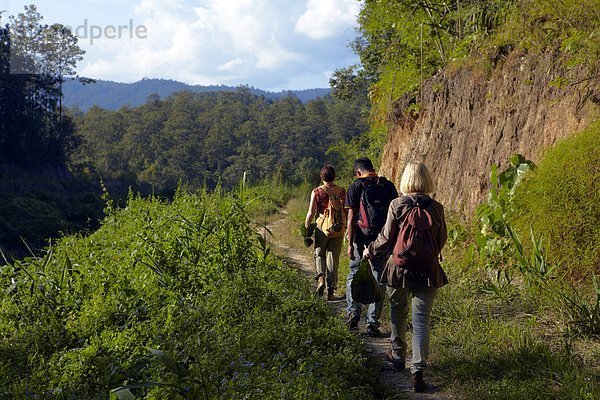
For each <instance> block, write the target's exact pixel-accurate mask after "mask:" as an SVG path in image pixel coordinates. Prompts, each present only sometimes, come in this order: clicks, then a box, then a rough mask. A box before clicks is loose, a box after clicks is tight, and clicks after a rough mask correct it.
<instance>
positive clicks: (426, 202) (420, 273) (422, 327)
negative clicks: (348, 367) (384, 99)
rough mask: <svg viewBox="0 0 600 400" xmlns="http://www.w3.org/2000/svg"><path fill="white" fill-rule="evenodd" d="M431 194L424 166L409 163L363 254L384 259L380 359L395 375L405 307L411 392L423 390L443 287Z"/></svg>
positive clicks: (440, 231) (438, 225)
mask: <svg viewBox="0 0 600 400" xmlns="http://www.w3.org/2000/svg"><path fill="white" fill-rule="evenodd" d="M434 190H435V186H434V183H433V180H432V179H431V175H430V173H429V170H428V169H427V167H426V166H425V165H424V164H422V163H420V162H411V163H409V164H408V165H407V166H406V168H405V170H404V173H403V175H402V180H401V182H400V191H401V192H402V196H401V197H400V198H398V199H396V200H394V201H392V203H391V204H390V208H389V212H388V215H387V220H386V223H385V226H384V228H383V230H382V231H381V233H380V234H379V236H378V237H377V240H375V241H374V242H373V243H371V244H370V245H369V247H368V248H367V249H366V250H365V252H364V254H363V256H364V257H366V258H374V257H387V264H386V266H385V269H384V271H383V273H382V278H381V281H382V283H385V284H386V286H387V288H386V291H387V295H388V297H389V298H390V303H391V304H390V314H391V315H390V322H391V336H390V341H391V348H390V349H389V350H388V351H387V353H386V359H387V361H389V362H391V363H392V365H393V366H394V367H395V368H396V369H400V370H403V369H404V366H405V365H404V364H405V358H406V353H407V343H406V326H407V317H408V308H409V304H411V307H412V326H413V329H412V331H413V332H412V364H411V367H410V371H411V373H412V381H413V389H414V391H415V392H423V391H425V388H426V386H425V382H424V380H423V370H424V369H425V368H426V367H427V359H428V356H429V335H430V334H429V330H430V328H429V324H430V318H431V310H432V307H433V301H434V299H435V296H436V294H437V291H438V288H440V287H441V286H444V285H445V284H447V283H448V278H447V277H446V274H445V273H444V271H443V270H442V267H441V266H440V263H439V259H440V252H441V250H442V248H443V247H444V244H445V243H446V239H447V231H446V222H445V219H444V207H443V206H442V205H441V204H440V203H438V202H437V201H435V200H433V199H432V198H431V197H429V194H431V193H433V192H434ZM411 297H412V301H411Z"/></svg>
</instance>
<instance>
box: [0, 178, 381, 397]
mask: <svg viewBox="0 0 600 400" xmlns="http://www.w3.org/2000/svg"><path fill="white" fill-rule="evenodd" d="M249 200H250V199H249V198H247V197H246V196H245V195H244V192H237V191H235V192H233V193H229V194H226V193H224V192H216V193H213V194H208V193H206V192H204V191H202V192H199V193H196V194H194V193H188V192H186V191H184V190H181V191H179V192H178V193H177V195H176V196H175V198H174V200H173V201H172V202H166V201H163V200H160V199H158V198H149V199H142V198H139V197H136V196H133V195H131V196H130V198H129V201H128V203H127V207H126V208H124V209H119V210H117V209H113V208H111V203H110V201H109V202H108V203H107V214H108V216H107V218H106V219H105V220H104V221H103V224H102V227H101V228H100V229H99V230H98V231H96V232H95V233H93V234H91V235H89V236H87V237H82V236H70V237H65V238H63V239H61V240H60V241H58V242H57V243H56V244H55V245H54V246H52V247H51V248H49V249H48V250H47V251H46V253H45V254H44V255H43V256H42V257H39V258H28V259H25V260H23V261H18V262H14V263H8V262H7V263H6V265H4V266H3V267H2V269H1V274H0V279H1V281H2V287H4V288H5V290H3V291H2V292H1V294H0V304H1V306H0V338H1V340H0V354H2V357H0V376H1V377H2V390H0V398H6V399H12V398H25V397H27V396H29V397H38V398H55V399H81V398H86V399H105V398H107V396H108V393H109V391H110V390H111V389H117V390H114V391H113V397H116V398H132V397H126V396H130V394H133V395H135V396H136V397H139V398H149V399H150V398H156V399H158V398H162V399H164V398H173V399H177V398H189V399H199V398H200V399H204V398H206V399H209V398H210V399H216V398H223V399H230V398H244V397H245V398H257V399H258V398H281V397H283V398H292V399H293V398H298V399H300V398H304V399H308V398H314V399H316V398H324V397H328V396H333V397H336V398H347V399H351V398H356V399H364V398H369V389H368V380H366V378H365V377H364V375H363V374H364V370H363V364H364V360H365V355H364V353H363V350H362V348H361V346H360V342H359V340H358V338H357V337H355V336H354V335H352V334H351V333H350V332H348V331H347V329H346V327H345V325H344V324H343V323H342V322H341V321H339V320H337V319H336V318H334V317H333V316H331V314H330V312H329V309H328V308H327V307H326V305H325V304H324V303H323V302H321V301H320V300H319V299H318V298H317V297H316V296H314V295H313V294H312V293H311V291H310V288H309V286H308V283H306V282H305V283H302V282H304V281H303V279H302V278H301V277H300V276H299V273H298V272H297V271H295V270H294V269H291V268H289V267H287V266H285V265H283V264H282V263H281V261H280V260H278V259H276V258H273V257H272V256H271V255H270V254H269V250H268V248H267V247H265V244H264V242H263V241H261V240H259V237H260V236H258V235H257V234H256V233H255V231H254V228H253V227H252V226H251V224H250V221H249V219H248V217H247V214H246V211H245V209H244V208H245V206H244V204H245V203H246V202H247V201H249ZM365 384H367V386H366V387H365V386H364V385H365Z"/></svg>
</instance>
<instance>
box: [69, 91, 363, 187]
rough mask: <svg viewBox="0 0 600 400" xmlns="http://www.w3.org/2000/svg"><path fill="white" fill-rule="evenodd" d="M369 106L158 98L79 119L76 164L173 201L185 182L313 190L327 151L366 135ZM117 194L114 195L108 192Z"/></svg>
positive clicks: (226, 95)
mask: <svg viewBox="0 0 600 400" xmlns="http://www.w3.org/2000/svg"><path fill="white" fill-rule="evenodd" d="M363 109H364V100H361V99H358V100H355V101H353V102H348V101H341V100H334V99H332V98H329V97H327V98H323V99H316V100H312V101H309V102H308V103H306V104H303V103H302V102H301V101H300V100H299V99H298V98H297V97H295V96H292V95H289V96H288V97H286V98H284V99H282V100H276V101H272V100H268V99H266V98H264V97H262V96H260V97H259V96H255V95H252V94H251V93H250V90H248V89H243V88H240V89H238V90H237V91H235V92H218V93H203V94H194V93H191V92H181V93H177V94H174V95H172V96H170V97H168V98H167V99H165V100H160V99H159V98H158V97H157V96H151V97H150V98H149V99H148V102H147V103H146V104H145V105H143V106H141V107H138V108H122V109H120V110H119V111H108V110H103V109H101V108H98V107H92V108H91V109H90V110H89V111H88V112H87V113H85V114H82V115H77V116H75V123H76V130H77V135H78V139H79V141H80V145H79V146H78V147H77V148H76V149H75V150H74V152H73V153H72V156H71V160H70V161H71V163H72V164H73V165H75V166H77V167H78V168H80V169H82V170H86V171H94V173H97V174H98V175H99V176H100V177H102V178H103V179H105V180H106V181H107V182H109V181H115V180H118V181H120V182H121V183H125V184H128V185H134V186H136V185H137V186H140V187H149V186H152V187H153V188H154V189H155V190H156V191H159V192H162V193H168V192H172V191H173V190H175V188H176V187H177V184H178V182H180V181H181V182H184V183H187V184H189V185H191V186H192V187H203V186H206V187H207V188H211V189H212V188H214V187H215V186H216V185H218V184H221V185H223V186H224V187H226V188H231V187H232V186H234V185H235V184H237V183H238V182H239V180H240V179H241V178H242V175H243V173H244V172H245V171H247V172H248V174H247V176H248V179H249V182H252V183H257V182H261V181H273V182H276V181H279V182H281V181H289V182H295V183H299V182H312V181H314V180H315V177H316V178H317V179H318V170H319V169H320V167H321V166H322V164H323V163H324V162H325V161H330V162H331V161H336V158H335V156H334V155H333V154H329V153H328V150H329V149H330V147H331V146H333V145H336V144H340V143H345V142H347V141H349V140H351V139H352V138H354V137H357V136H360V135H361V134H362V133H364V132H365V131H366V129H367V127H366V120H365V118H364V116H363V114H364V112H363ZM109 189H110V187H109Z"/></svg>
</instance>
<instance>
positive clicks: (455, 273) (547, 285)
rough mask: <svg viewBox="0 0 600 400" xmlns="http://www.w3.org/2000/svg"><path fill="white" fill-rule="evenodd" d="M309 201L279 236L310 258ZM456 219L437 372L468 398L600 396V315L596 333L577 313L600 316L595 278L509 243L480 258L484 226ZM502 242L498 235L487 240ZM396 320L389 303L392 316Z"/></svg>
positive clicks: (435, 353) (439, 316) (297, 206)
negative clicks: (526, 265)
mask: <svg viewBox="0 0 600 400" xmlns="http://www.w3.org/2000/svg"><path fill="white" fill-rule="evenodd" d="M562 151H564V150H562ZM547 201H551V200H547ZM307 204H308V199H307V195H304V196H301V197H296V198H292V199H291V200H290V201H289V202H288V203H287V206H286V210H287V214H288V223H287V224H286V225H281V227H280V229H281V230H282V231H281V232H277V233H276V234H277V236H278V238H281V240H282V241H284V242H285V243H286V244H288V245H290V246H293V247H295V248H296V249H299V250H301V251H303V252H304V253H305V254H306V255H307V256H310V255H311V251H310V249H306V248H304V246H303V244H302V240H301V238H300V235H299V232H298V229H297V227H298V225H299V224H300V223H301V221H303V219H304V216H305V213H306V206H307ZM449 219H450V225H451V227H450V231H451V233H452V234H451V238H450V241H449V243H448V246H447V248H446V249H445V252H444V254H445V258H446V260H445V262H444V268H445V270H446V272H447V273H448V276H449V279H450V284H449V285H448V286H446V287H444V288H443V289H441V290H440V293H439V297H438V299H437V302H436V305H435V307H434V313H433V331H432V332H433V333H432V343H431V369H430V371H429V372H428V373H430V374H432V375H434V376H436V377H439V378H440V380H441V383H442V388H443V390H445V391H447V392H448V393H449V394H450V395H451V396H453V397H455V398H460V399H473V398H481V399H515V400H516V399H558V398H560V399H584V400H592V399H597V398H600V340H599V339H600V336H599V335H598V333H597V331H595V330H594V329H597V322H596V325H593V324H594V322H593V321H594V320H591V321H589V324H592V325H589V332H588V333H586V332H585V331H582V330H581V329H580V327H581V326H582V325H581V321H578V320H577V318H578V315H579V318H589V319H593V318H594V315H596V318H597V315H598V314H599V313H600V310H599V309H598V307H599V306H598V305H596V306H594V304H595V303H594V301H595V300H594V299H595V298H597V297H596V294H595V292H594V288H593V285H592V282H591V279H589V280H586V281H583V282H576V281H568V280H564V279H563V277H562V274H559V273H555V274H551V273H549V272H548V271H546V272H548V275H547V276H538V275H534V274H533V273H534V271H531V270H528V269H522V270H520V269H519V267H518V264H515V263H517V261H518V260H516V259H515V257H516V255H515V251H514V250H510V249H508V248H504V247H503V248H496V249H495V250H494V251H495V252H496V253H495V254H493V255H492V256H493V258H494V260H491V259H485V260H484V259H483V258H479V259H478V258H477V257H474V255H473V246H474V244H475V237H476V236H477V235H476V234H475V233H476V232H475V231H476V230H478V229H480V228H479V227H476V226H469V224H466V225H465V223H464V222H459V218H449ZM497 241H500V239H499V238H492V237H490V239H489V243H486V245H489V244H490V243H492V244H497ZM565 245H566V244H565ZM532 247H533V248H532ZM537 250H539V251H541V253H540V254H537V253H535V251H536V246H535V245H534V246H529V247H528V248H526V249H525V250H523V252H524V253H525V256H526V257H525V258H527V259H528V258H529V257H532V260H533V259H535V256H538V257H542V261H541V262H542V263H545V262H550V261H548V260H547V259H546V257H547V256H546V255H545V253H544V252H543V249H537ZM492 256H490V257H492ZM531 262H532V263H533V262H534V261H531ZM494 263H499V264H494ZM511 263H512V264H511ZM494 265H495V266H494ZM510 265H512V266H511V267H510V268H511V270H510V274H507V275H503V274H501V273H499V271H500V269H498V268H500V267H503V268H509V267H508V266H510ZM347 271H348V261H347V259H345V257H343V256H342V259H341V263H340V282H344V281H345V276H346V274H347ZM538 273H541V272H538ZM588 276H589V275H588ZM341 286H343V285H340V289H342V288H341ZM342 290H343V289H342ZM342 290H340V292H341V291H342ZM340 294H341V293H340ZM567 298H570V299H572V300H573V303H571V302H570V300H565V299H567ZM386 303H387V302H386ZM586 307H587V308H586ZM594 307H595V308H594ZM577 312H580V314H577ZM586 312H587V314H586ZM594 313H596V314H594ZM388 320H389V311H388V309H387V304H386V308H385V309H384V313H383V321H382V322H383V323H384V324H385V323H386V322H387V321H388ZM594 326H595V328H594Z"/></svg>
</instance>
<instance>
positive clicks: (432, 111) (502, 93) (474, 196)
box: [380, 51, 600, 212]
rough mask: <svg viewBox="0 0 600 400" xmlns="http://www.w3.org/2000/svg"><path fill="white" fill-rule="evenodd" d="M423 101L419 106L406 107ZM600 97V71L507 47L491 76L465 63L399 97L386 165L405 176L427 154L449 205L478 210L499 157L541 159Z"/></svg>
mask: <svg viewBox="0 0 600 400" xmlns="http://www.w3.org/2000/svg"><path fill="white" fill-rule="evenodd" d="M415 102H416V103H420V105H421V107H420V110H419V112H418V114H415V113H412V114H411V113H408V112H407V111H406V110H407V108H408V107H409V106H410V105H411V104H414V103H415ZM598 104H600V75H598V74H597V73H596V74H595V75H594V74H593V73H592V72H591V71H589V70H588V69H587V68H586V67H585V66H581V67H577V68H566V67H565V66H564V64H562V63H560V62H558V56H557V55H556V54H546V55H543V56H540V55H536V56H533V55H525V54H522V53H519V52H515V51H513V52H510V53H508V54H506V55H500V56H499V58H498V62H497V63H496V65H495V68H494V69H493V70H492V72H491V73H490V74H489V75H488V76H485V75H484V74H483V73H482V72H477V70H475V69H469V68H461V69H459V70H456V71H446V72H443V73H440V74H438V75H437V76H434V77H433V78H431V79H430V80H428V81H427V82H425V83H424V85H423V94H422V100H421V99H417V98H415V97H413V98H411V97H410V96H406V97H405V98H402V99H400V100H398V101H397V102H396V104H394V115H395V118H396V119H395V121H394V124H393V127H392V129H391V131H390V134H389V137H388V142H387V144H386V146H385V148H384V154H383V160H382V166H381V169H380V172H381V174H382V175H384V176H387V177H388V178H390V179H394V181H398V180H399V179H400V176H401V174H402V170H403V167H404V165H405V163H406V162H408V161H410V160H420V161H423V162H424V163H425V164H426V165H427V166H428V167H429V168H430V170H431V172H432V175H433V177H434V180H435V181H436V183H437V187H438V190H437V193H436V198H437V199H439V200H440V201H441V202H442V203H443V204H445V205H446V207H447V208H448V209H452V210H462V211H465V212H471V211H473V210H474V208H475V207H476V206H477V204H478V203H479V202H480V201H481V200H483V199H484V198H485V194H486V193H487V191H488V189H489V183H488V182H489V172H490V168H491V165H492V163H496V164H499V165H500V166H501V167H505V166H506V165H507V163H508V158H509V157H510V155H512V154H514V153H521V154H523V155H524V156H525V157H526V158H528V159H531V160H533V161H534V162H535V161H538V160H539V158H540V156H541V154H542V152H543V150H544V149H545V148H547V147H549V146H551V145H552V144H553V143H554V142H556V141H557V140H559V139H561V138H565V137H567V136H569V135H572V134H573V133H575V132H577V131H579V130H581V129H583V128H584V127H585V126H586V125H587V124H588V123H589V122H590V120H591V118H593V117H594V116H595V115H596V116H597V115H598V109H599V107H598Z"/></svg>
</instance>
